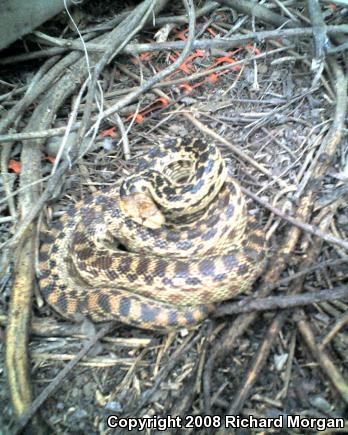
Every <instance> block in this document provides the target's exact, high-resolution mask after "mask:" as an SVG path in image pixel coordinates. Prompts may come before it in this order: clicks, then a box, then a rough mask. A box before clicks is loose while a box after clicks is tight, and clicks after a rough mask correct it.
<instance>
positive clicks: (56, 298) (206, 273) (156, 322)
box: [39, 138, 267, 329]
mask: <svg viewBox="0 0 348 435" xmlns="http://www.w3.org/2000/svg"><path fill="white" fill-rule="evenodd" d="M230 172H231V170H230V168H229V167H228V165H227V164H226V161H225V160H224V159H223V158H222V156H221V153H220V151H219V149H218V147H217V146H216V145H215V144H211V143H207V142H206V141H204V140H202V139H197V138H193V139H192V138H191V139H169V140H166V141H165V142H164V143H162V144H161V145H159V146H156V147H154V148H152V149H151V150H150V151H149V153H148V154H147V155H146V156H145V157H144V158H141V159H140V161H139V164H138V167H137V170H136V172H135V174H134V175H131V176H130V177H127V178H125V179H124V180H121V181H120V182H118V183H117V184H116V185H115V186H113V187H111V188H109V189H108V190H106V191H104V192H99V193H97V194H95V195H93V196H91V197H90V198H89V199H87V200H83V201H80V202H78V203H77V204H75V205H73V206H71V207H70V208H68V210H67V212H66V214H65V215H64V216H63V217H62V218H61V219H60V220H59V221H57V222H56V223H55V224H54V225H53V227H52V228H51V229H50V230H49V231H47V232H45V234H44V241H43V244H42V246H41V249H40V272H41V273H40V277H39V280H40V287H41V291H42V294H43V296H44V298H45V299H46V301H47V302H48V303H49V304H50V305H51V306H52V307H53V308H54V309H55V310H56V311H57V312H58V313H59V314H61V315H62V316H64V317H65V318H72V319H78V318H81V317H82V316H88V317H90V318H91V319H92V320H94V321H106V320H111V319H118V320H120V321H122V322H124V323H127V324H131V325H136V326H138V327H141V328H145V329H174V328H179V327H189V326H191V325H194V324H196V323H198V322H200V321H201V320H202V319H204V318H205V317H206V316H207V315H208V314H209V313H210V312H211V311H212V310H213V309H214V306H215V304H216V303H218V302H221V301H224V300H227V299H230V298H232V297H234V296H236V295H238V294H239V293H242V292H247V291H249V290H250V288H251V286H252V284H253V283H254V281H255V280H256V279H257V277H258V276H259V275H260V274H261V273H262V271H263V270H264V269H265V264H266V253H267V245H266V240H265V234H264V230H263V228H262V227H261V226H260V225H258V223H257V222H256V219H255V218H253V217H252V216H251V215H249V214H248V212H247V207H246V200H245V197H244V195H243V194H242V192H241V189H240V185H239V184H238V182H237V181H236V180H235V179H233V177H232V176H231V174H230Z"/></svg>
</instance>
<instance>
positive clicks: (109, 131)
mask: <svg viewBox="0 0 348 435" xmlns="http://www.w3.org/2000/svg"><path fill="white" fill-rule="evenodd" d="M100 137H113V138H115V137H117V133H116V127H111V128H108V129H107V130H103V131H101V132H100Z"/></svg>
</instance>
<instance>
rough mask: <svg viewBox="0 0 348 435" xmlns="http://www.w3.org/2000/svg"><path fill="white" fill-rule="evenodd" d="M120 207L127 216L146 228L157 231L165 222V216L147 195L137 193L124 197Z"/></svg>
mask: <svg viewBox="0 0 348 435" xmlns="http://www.w3.org/2000/svg"><path fill="white" fill-rule="evenodd" d="M120 207H121V209H122V211H123V213H125V215H126V216H128V217H130V218H131V219H133V220H134V221H135V222H137V223H139V224H140V225H144V226H145V227H148V228H152V229H157V228H160V227H161V226H162V225H163V224H164V222H165V217H164V215H163V214H162V213H161V212H160V210H159V209H158V208H157V206H156V204H155V203H154V202H153V200H152V199H151V198H150V197H149V196H148V195H146V194H145V193H142V192H136V193H131V194H129V195H127V196H124V197H122V198H121V199H120Z"/></svg>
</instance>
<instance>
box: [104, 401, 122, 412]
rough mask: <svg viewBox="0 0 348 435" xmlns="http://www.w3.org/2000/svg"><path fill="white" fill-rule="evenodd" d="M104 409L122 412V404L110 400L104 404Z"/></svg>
mask: <svg viewBox="0 0 348 435" xmlns="http://www.w3.org/2000/svg"><path fill="white" fill-rule="evenodd" d="M105 410H106V411H110V412H122V406H121V404H120V402H117V401H116V400H114V401H112V402H108V403H107V404H106V405H105Z"/></svg>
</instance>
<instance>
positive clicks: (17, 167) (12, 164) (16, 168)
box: [8, 160, 21, 175]
mask: <svg viewBox="0 0 348 435" xmlns="http://www.w3.org/2000/svg"><path fill="white" fill-rule="evenodd" d="M8 169H11V170H12V171H13V172H14V173H15V174H16V175H19V174H20V172H21V164H20V162H18V161H17V160H10V161H9V162H8Z"/></svg>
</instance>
